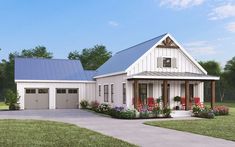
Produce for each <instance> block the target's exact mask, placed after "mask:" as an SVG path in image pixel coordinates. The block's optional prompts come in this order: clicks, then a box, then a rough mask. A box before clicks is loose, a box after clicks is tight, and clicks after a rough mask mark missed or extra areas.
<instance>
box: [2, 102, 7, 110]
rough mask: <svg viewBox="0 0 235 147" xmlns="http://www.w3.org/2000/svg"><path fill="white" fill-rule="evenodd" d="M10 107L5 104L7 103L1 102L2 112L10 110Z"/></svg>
mask: <svg viewBox="0 0 235 147" xmlns="http://www.w3.org/2000/svg"><path fill="white" fill-rule="evenodd" d="M8 109H9V106H7V105H6V104H5V102H0V110H8Z"/></svg>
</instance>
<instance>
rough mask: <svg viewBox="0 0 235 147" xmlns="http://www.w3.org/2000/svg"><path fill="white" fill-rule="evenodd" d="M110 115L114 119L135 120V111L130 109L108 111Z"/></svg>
mask: <svg viewBox="0 0 235 147" xmlns="http://www.w3.org/2000/svg"><path fill="white" fill-rule="evenodd" d="M110 115H111V116H112V117H114V118H121V119H133V118H136V111H135V110H130V109H127V110H125V109H124V107H115V108H112V109H111V110H110Z"/></svg>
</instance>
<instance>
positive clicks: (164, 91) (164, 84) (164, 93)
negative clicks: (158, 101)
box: [162, 80, 167, 108]
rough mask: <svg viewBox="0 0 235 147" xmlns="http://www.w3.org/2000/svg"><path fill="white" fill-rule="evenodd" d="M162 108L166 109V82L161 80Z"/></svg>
mask: <svg viewBox="0 0 235 147" xmlns="http://www.w3.org/2000/svg"><path fill="white" fill-rule="evenodd" d="M162 96H163V97H162V98H163V107H164V108H165V107H167V80H163V94H162Z"/></svg>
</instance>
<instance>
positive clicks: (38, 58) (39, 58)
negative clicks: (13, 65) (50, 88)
mask: <svg viewBox="0 0 235 147" xmlns="http://www.w3.org/2000/svg"><path fill="white" fill-rule="evenodd" d="M15 59H33V60H64V61H80V60H79V59H58V58H42V57H15ZM80 62H81V61H80Z"/></svg>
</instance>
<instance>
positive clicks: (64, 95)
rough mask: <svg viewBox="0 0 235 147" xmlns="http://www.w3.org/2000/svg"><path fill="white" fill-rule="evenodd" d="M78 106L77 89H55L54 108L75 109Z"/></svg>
mask: <svg viewBox="0 0 235 147" xmlns="http://www.w3.org/2000/svg"><path fill="white" fill-rule="evenodd" d="M78 107H79V94H78V89H66V88H60V89H56V109H77V108H78Z"/></svg>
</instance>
